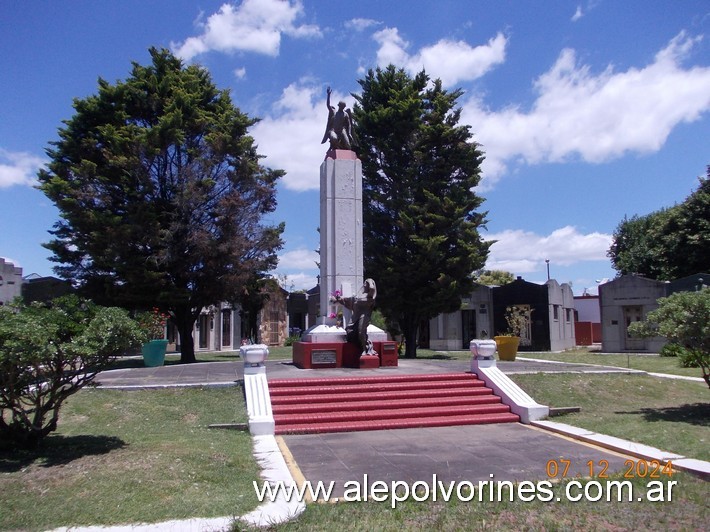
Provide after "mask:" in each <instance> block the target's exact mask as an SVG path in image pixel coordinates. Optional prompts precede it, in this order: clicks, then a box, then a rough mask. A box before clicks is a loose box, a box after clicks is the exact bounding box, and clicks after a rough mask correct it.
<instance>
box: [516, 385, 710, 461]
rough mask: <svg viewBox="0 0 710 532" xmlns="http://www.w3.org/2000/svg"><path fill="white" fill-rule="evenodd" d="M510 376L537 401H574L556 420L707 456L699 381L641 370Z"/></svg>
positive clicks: (709, 434)
mask: <svg viewBox="0 0 710 532" xmlns="http://www.w3.org/2000/svg"><path fill="white" fill-rule="evenodd" d="M510 378H511V379H512V380H513V381H515V382H516V383H517V384H518V385H519V386H520V387H521V388H523V389H524V390H525V391H526V392H528V393H529V394H530V395H531V396H532V397H534V398H535V400H536V401H538V402H539V403H542V404H545V405H548V406H551V407H565V406H579V407H581V411H580V412H579V413H574V414H567V415H564V416H559V417H555V418H553V419H552V420H553V421H559V422H562V423H567V424H569V425H574V426H576V427H582V428H585V429H589V430H593V431H595V432H599V433H602V434H607V435H609V436H617V437H619V438H624V439H627V440H631V441H634V442H638V443H645V444H646V445H651V446H653V447H658V448H659V449H663V450H664V451H670V452H675V453H678V454H682V455H685V456H688V457H691V458H698V459H701V460H710V390H708V387H707V386H706V385H705V383H704V382H688V381H678V380H671V379H659V378H657V377H650V376H648V375H643V374H632V375H624V374H605V375H601V374H570V373H567V374H557V375H553V374H549V373H548V374H538V375H511V376H510Z"/></svg>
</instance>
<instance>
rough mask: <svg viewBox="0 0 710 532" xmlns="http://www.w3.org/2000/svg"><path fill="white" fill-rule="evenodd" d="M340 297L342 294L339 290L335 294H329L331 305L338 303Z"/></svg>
mask: <svg viewBox="0 0 710 532" xmlns="http://www.w3.org/2000/svg"><path fill="white" fill-rule="evenodd" d="M342 296H343V293H342V292H341V291H340V290H336V291H335V292H333V293H332V294H330V302H331V303H338V302H339V301H340V298H341V297H342Z"/></svg>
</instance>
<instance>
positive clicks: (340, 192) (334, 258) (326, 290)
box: [320, 150, 363, 325]
mask: <svg viewBox="0 0 710 532" xmlns="http://www.w3.org/2000/svg"><path fill="white" fill-rule="evenodd" d="M362 255H363V251H362V164H361V162H360V159H358V158H357V155H356V154H355V152H353V151H350V150H330V151H328V154H327V155H326V159H325V161H323V164H322V165H321V167H320V275H321V279H320V308H321V315H322V316H324V317H325V321H324V323H326V324H327V325H335V318H333V317H332V315H333V314H335V313H337V311H338V308H339V307H340V305H336V304H334V303H330V299H331V297H332V296H333V295H334V294H335V293H336V291H337V292H339V293H340V295H341V296H342V297H344V298H347V297H351V296H353V295H355V294H356V293H357V291H358V290H360V287H361V286H362V282H363V259H362ZM344 312H346V313H347V314H349V311H347V309H344ZM347 314H346V315H344V316H343V317H344V320H345V323H347V321H348V319H349V318H350V316H349V315H347Z"/></svg>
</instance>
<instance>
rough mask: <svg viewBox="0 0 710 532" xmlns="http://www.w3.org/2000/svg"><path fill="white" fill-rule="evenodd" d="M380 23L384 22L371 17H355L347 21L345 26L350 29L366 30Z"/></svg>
mask: <svg viewBox="0 0 710 532" xmlns="http://www.w3.org/2000/svg"><path fill="white" fill-rule="evenodd" d="M380 24H382V23H381V22H379V21H377V20H373V19H371V18H354V19H350V20H348V21H347V22H346V23H345V27H346V28H347V29H349V30H355V31H365V30H366V29H367V28H370V27H372V26H378V25H380Z"/></svg>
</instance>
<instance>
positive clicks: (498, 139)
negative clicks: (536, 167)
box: [462, 33, 710, 188]
mask: <svg viewBox="0 0 710 532" xmlns="http://www.w3.org/2000/svg"><path fill="white" fill-rule="evenodd" d="M699 40H700V38H699V37H698V38H690V37H688V36H687V35H686V34H685V33H681V34H679V35H678V36H677V37H675V38H674V39H672V40H671V42H670V43H669V44H668V46H667V47H666V48H664V49H663V50H661V51H660V52H659V53H658V54H657V55H656V57H655V60H654V62H653V63H651V64H650V65H648V66H646V67H645V68H641V69H637V68H629V69H628V70H627V71H625V72H615V71H614V69H613V67H612V66H608V67H607V68H606V69H605V70H604V71H603V72H601V73H599V74H597V75H594V74H593V73H592V72H591V69H590V67H589V66H586V65H583V64H579V63H578V61H577V59H576V55H575V52H574V50H571V49H565V50H563V51H562V52H561V53H560V55H559V57H558V59H557V61H556V62H555V64H554V65H553V66H552V68H551V69H550V70H549V71H548V72H546V73H544V74H543V75H541V76H540V77H539V78H538V79H537V80H536V81H535V83H534V88H535V90H536V92H537V99H536V101H535V102H534V104H533V105H532V108H531V110H530V111H529V112H525V111H523V110H521V109H520V108H519V107H515V106H512V107H508V108H505V109H502V110H500V111H491V110H489V109H487V108H486V107H485V105H484V104H483V102H482V101H481V100H480V99H478V98H476V97H472V98H470V99H469V100H468V101H467V102H465V103H464V104H463V113H462V121H463V122H465V123H467V124H470V125H471V126H472V127H473V130H474V131H475V132H476V138H477V140H478V141H479V142H480V143H481V144H482V145H483V148H484V150H485V152H486V161H485V162H484V167H483V168H484V176H485V180H484V184H483V187H484V188H486V187H490V186H491V185H492V184H493V183H494V182H495V181H496V180H497V179H498V178H500V176H501V175H502V174H503V173H504V172H505V171H506V169H507V165H508V164H509V163H510V162H511V161H516V160H522V161H524V162H525V163H527V164H538V163H546V162H562V161H565V160H567V159H570V158H573V157H580V158H581V159H583V160H584V161H586V162H591V163H601V162H605V161H609V160H611V159H615V158H618V157H621V156H623V155H625V154H626V153H628V152H637V153H651V152H655V151H657V150H659V149H660V148H661V147H662V146H663V144H664V143H665V141H666V139H667V138H668V135H669V134H670V132H671V131H672V130H673V128H674V127H676V126H677V125H678V124H680V123H683V122H692V121H694V120H697V119H698V118H699V117H700V116H701V115H702V114H703V113H704V112H707V111H708V110H710V68H709V67H699V66H695V67H691V68H683V66H682V64H681V63H682V61H683V60H684V59H685V57H686V56H687V54H688V53H689V52H690V51H691V49H692V48H693V46H694V45H695V43H697V42H698V41H699Z"/></svg>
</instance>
